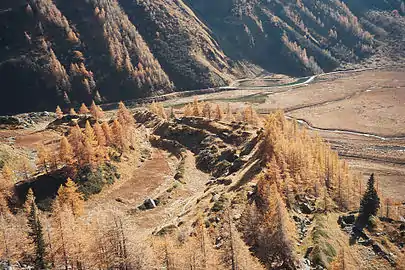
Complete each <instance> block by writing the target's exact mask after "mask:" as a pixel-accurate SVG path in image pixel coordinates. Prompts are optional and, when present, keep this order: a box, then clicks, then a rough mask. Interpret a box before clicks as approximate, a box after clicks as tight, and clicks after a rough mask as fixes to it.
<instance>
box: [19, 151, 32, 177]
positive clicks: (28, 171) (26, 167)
mask: <svg viewBox="0 0 405 270" xmlns="http://www.w3.org/2000/svg"><path fill="white" fill-rule="evenodd" d="M18 171H19V172H20V173H21V174H22V175H23V177H24V179H25V180H28V179H29V178H30V177H31V175H32V174H33V173H34V172H35V167H34V165H33V164H32V163H31V161H30V160H29V159H28V158H26V157H22V158H20V160H19V162H18Z"/></svg>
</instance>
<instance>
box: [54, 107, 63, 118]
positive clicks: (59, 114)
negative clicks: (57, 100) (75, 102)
mask: <svg viewBox="0 0 405 270" xmlns="http://www.w3.org/2000/svg"><path fill="white" fill-rule="evenodd" d="M55 113H56V117H57V118H58V119H61V118H62V117H63V112H62V110H61V108H60V107H59V106H57V107H56V111H55Z"/></svg>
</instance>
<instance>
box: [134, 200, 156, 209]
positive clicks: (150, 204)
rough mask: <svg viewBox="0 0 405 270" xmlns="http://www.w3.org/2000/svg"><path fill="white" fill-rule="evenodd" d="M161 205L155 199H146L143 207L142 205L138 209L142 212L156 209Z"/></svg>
mask: <svg viewBox="0 0 405 270" xmlns="http://www.w3.org/2000/svg"><path fill="white" fill-rule="evenodd" d="M158 204H159V201H157V200H154V199H151V198H149V199H146V200H145V201H144V202H143V204H142V205H140V206H139V207H138V208H139V209H140V210H150V209H154V208H156V206H157V205H158Z"/></svg>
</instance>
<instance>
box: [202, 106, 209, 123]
mask: <svg viewBox="0 0 405 270" xmlns="http://www.w3.org/2000/svg"><path fill="white" fill-rule="evenodd" d="M202 116H203V117H205V118H208V119H210V120H211V104H210V103H209V102H205V104H204V107H203V110H202Z"/></svg>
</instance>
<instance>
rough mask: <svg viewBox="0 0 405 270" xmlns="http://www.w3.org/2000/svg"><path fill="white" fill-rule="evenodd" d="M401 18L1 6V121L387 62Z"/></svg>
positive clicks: (318, 4)
mask: <svg viewBox="0 0 405 270" xmlns="http://www.w3.org/2000/svg"><path fill="white" fill-rule="evenodd" d="M404 14H405V4H404V2H403V1H402V0H389V1H376V0H374V1H365V0H363V1H354V0H347V1H344V2H342V1H340V0H327V1H323V0H322V1H321V0H294V1H292V0H271V1H264V0H222V1H219V2H218V1H214V0H177V1H168V0H90V1H81V0H72V1H63V0H30V1H11V0H4V1H2V3H1V4H0V79H1V81H2V93H3V96H2V99H1V100H0V114H5V113H16V112H21V111H33V110H45V109H46V110H53V108H54V107H55V106H56V105H57V104H59V105H61V106H63V107H64V108H69V107H74V106H77V105H78V104H80V103H81V102H86V103H89V102H91V100H93V99H94V100H96V101H97V102H114V101H117V100H121V99H133V98H138V97H145V96H151V95H157V94H163V93H168V92H172V91H181V90H189V89H200V88H209V87H217V86H222V85H226V84H228V83H229V82H230V81H232V80H233V79H235V78H236V77H246V76H250V75H254V74H257V73H259V72H263V71H265V72H272V73H284V74H289V75H294V76H305V75H310V74H314V73H321V72H327V71H331V70H333V69H335V68H338V67H350V66H353V64H355V63H364V62H369V63H376V61H375V59H377V58H378V59H383V58H384V57H386V58H384V59H385V60H386V62H388V63H389V62H392V61H396V62H398V60H401V59H403V55H400V53H402V51H403V48H402V47H403V45H401V44H402V43H403V42H402V39H403V37H404V36H405V31H404V30H403V29H404V27H403V26H404V25H405V21H404V17H402V15H404ZM391 45H394V46H391ZM370 57H371V58H370ZM385 60H384V61H385Z"/></svg>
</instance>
